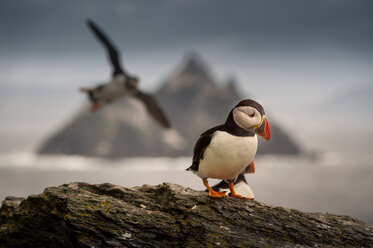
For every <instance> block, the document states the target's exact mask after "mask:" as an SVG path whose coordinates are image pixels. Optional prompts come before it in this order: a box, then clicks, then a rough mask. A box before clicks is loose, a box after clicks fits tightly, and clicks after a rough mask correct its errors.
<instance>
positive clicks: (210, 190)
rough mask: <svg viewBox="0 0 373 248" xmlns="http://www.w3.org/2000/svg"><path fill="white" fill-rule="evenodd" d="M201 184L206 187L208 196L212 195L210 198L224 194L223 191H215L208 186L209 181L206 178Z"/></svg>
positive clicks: (220, 196)
mask: <svg viewBox="0 0 373 248" xmlns="http://www.w3.org/2000/svg"><path fill="white" fill-rule="evenodd" d="M203 184H204V185H205V186H206V188H207V189H208V191H209V196H210V197H212V198H222V197H224V196H225V192H217V191H215V190H213V189H212V188H211V187H210V185H209V182H208V181H207V179H203Z"/></svg>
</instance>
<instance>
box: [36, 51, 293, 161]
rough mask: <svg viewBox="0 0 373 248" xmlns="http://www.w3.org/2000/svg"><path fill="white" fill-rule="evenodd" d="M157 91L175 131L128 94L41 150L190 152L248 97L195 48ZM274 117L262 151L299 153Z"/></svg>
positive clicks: (78, 120)
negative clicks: (213, 72)
mask: <svg viewBox="0 0 373 248" xmlns="http://www.w3.org/2000/svg"><path fill="white" fill-rule="evenodd" d="M140 87H141V85H140ZM155 96H156V98H157V100H158V101H159V103H160V104H161V106H162V108H163V109H164V110H165V112H166V114H167V115H168V117H169V119H170V121H171V124H172V126H173V128H174V131H170V130H168V131H165V130H163V129H162V128H161V127H159V126H158V124H157V123H155V122H154V121H153V119H152V118H151V117H149V115H148V113H147V112H146V110H145V108H144V106H143V105H142V103H141V102H139V101H137V100H136V99H122V100H119V101H116V102H114V103H113V104H111V105H109V106H106V107H104V108H103V109H102V110H99V111H98V112H96V113H89V112H82V113H78V114H77V116H75V117H74V118H73V119H72V121H71V122H70V123H68V124H67V125H66V126H65V127H63V128H62V129H61V130H59V131H58V132H57V133H55V134H54V135H52V136H51V137H50V138H48V139H47V140H46V141H45V142H44V144H43V145H42V146H41V147H40V149H39V153H41V154H70V155H83V156H94V157H105V158H123V157H132V156H171V157H176V156H190V155H192V151H193V146H194V144H195V142H196V140H197V138H198V137H199V135H200V134H201V133H202V132H204V131H205V130H207V129H208V128H210V127H213V126H216V125H219V124H222V123H224V122H225V119H226V117H227V115H228V113H229V111H230V110H231V109H232V108H233V107H234V106H235V105H236V104H237V102H239V101H240V100H242V99H243V98H248V96H244V95H242V94H240V92H239V91H238V90H237V85H236V83H235V81H234V80H228V82H226V83H225V84H221V83H217V82H216V81H215V80H214V77H213V76H212V75H211V73H210V70H209V69H208V66H206V64H205V63H204V62H203V60H202V59H201V58H200V57H199V56H198V55H197V54H195V53H194V54H190V55H189V56H187V57H186V58H185V59H184V62H183V66H182V67H181V69H180V70H179V71H177V72H176V73H174V74H173V76H171V77H169V78H168V79H167V80H165V82H163V83H162V84H161V87H160V89H159V90H158V91H157V92H156V93H155ZM266 107H268V106H266ZM269 122H270V125H271V131H272V137H271V141H270V142H264V141H262V140H260V149H258V153H259V154H291V155H297V154H299V153H300V148H299V146H298V145H297V144H296V143H295V142H294V141H293V139H292V138H291V137H290V136H289V135H288V134H286V133H285V132H284V131H283V130H282V129H281V128H280V126H279V125H278V124H277V123H276V122H275V121H273V120H272V119H269Z"/></svg>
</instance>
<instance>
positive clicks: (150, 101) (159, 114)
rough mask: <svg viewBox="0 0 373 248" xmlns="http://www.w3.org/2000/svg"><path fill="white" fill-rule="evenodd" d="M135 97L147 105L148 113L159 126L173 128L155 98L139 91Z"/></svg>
mask: <svg viewBox="0 0 373 248" xmlns="http://www.w3.org/2000/svg"><path fill="white" fill-rule="evenodd" d="M134 96H135V97H137V98H138V99H140V100H141V101H142V102H143V103H144V104H145V106H146V108H147V109H148V112H149V113H150V114H151V116H153V118H154V119H156V120H157V121H158V123H159V124H161V126H163V127H164V128H170V127H171V125H170V122H169V121H168V119H167V117H166V115H165V114H164V113H163V110H162V109H161V107H160V106H159V104H158V102H157V101H156V100H155V98H154V97H153V96H151V95H149V94H146V93H144V92H141V91H139V90H138V91H137V92H136V94H135V95H134Z"/></svg>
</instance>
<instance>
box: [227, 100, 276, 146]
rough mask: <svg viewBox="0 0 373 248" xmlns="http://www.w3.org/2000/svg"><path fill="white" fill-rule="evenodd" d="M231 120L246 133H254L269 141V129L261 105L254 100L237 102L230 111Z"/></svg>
mask: <svg viewBox="0 0 373 248" xmlns="http://www.w3.org/2000/svg"><path fill="white" fill-rule="evenodd" d="M232 115H233V120H234V122H235V123H236V125H237V126H239V127H241V128H243V129H245V130H246V131H254V132H255V133H256V134H258V135H259V136H261V137H263V138H265V139H266V140H270V139H271V129H270V128H269V124H268V121H267V118H266V116H265V113H264V109H263V107H262V105H260V104H259V103H257V102H256V101H254V100H250V99H246V100H242V101H241V102H239V103H238V104H237V105H236V107H234V109H233V110H232Z"/></svg>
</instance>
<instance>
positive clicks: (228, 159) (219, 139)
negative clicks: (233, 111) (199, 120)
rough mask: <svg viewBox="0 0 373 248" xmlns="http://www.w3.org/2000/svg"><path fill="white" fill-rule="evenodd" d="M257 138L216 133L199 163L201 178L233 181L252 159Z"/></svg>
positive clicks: (256, 145)
mask: <svg viewBox="0 0 373 248" xmlns="http://www.w3.org/2000/svg"><path fill="white" fill-rule="evenodd" d="M257 147H258V139H257V136H256V135H254V136H252V137H239V136H234V135H231V134H229V133H227V132H222V131H217V132H216V133H215V134H214V136H213V138H212V140H211V142H210V145H209V146H208V147H207V149H206V151H205V153H204V156H203V159H201V160H200V162H199V169H198V172H197V175H198V176H199V177H201V178H217V179H224V180H228V179H235V178H236V177H237V176H238V175H239V174H240V173H241V172H242V171H243V170H244V169H245V168H246V167H247V166H248V165H249V163H250V162H251V161H252V160H253V159H254V156H255V154H256V149H257Z"/></svg>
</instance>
